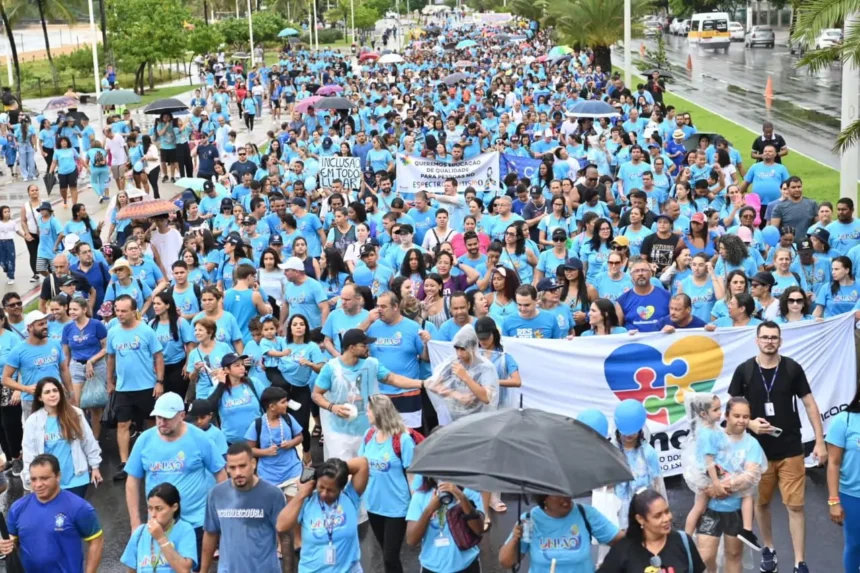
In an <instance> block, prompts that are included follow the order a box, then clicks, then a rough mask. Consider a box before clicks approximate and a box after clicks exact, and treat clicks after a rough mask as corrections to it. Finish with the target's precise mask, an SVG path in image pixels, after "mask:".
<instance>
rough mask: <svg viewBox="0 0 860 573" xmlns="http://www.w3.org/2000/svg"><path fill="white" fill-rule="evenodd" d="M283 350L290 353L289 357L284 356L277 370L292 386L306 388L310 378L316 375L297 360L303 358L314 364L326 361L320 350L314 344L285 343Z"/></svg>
mask: <svg viewBox="0 0 860 573" xmlns="http://www.w3.org/2000/svg"><path fill="white" fill-rule="evenodd" d="M284 348H285V349H287V350H289V351H290V355H289V356H284V357H283V358H281V361H280V363H279V365H278V368H279V369H280V370H281V372H282V373H283V374H284V377H285V378H287V380H289V381H290V384H291V385H293V386H307V385H308V383H310V381H311V379H312V377H314V376H315V375H316V372H314V371H313V369H311V368H310V367H308V366H302V365H301V364H299V360H300V359H302V358H304V359H305V360H307V361H309V362H313V363H314V364H320V363H322V362H325V361H326V358H325V356H323V352H322V350H320V347H319V346H317V344H316V343H314V342H307V343H301V344H300V343H296V342H292V343H287V344H286V345H285V346H284Z"/></svg>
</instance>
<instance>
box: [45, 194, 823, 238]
mask: <svg viewBox="0 0 860 573" xmlns="http://www.w3.org/2000/svg"><path fill="white" fill-rule="evenodd" d="M43 205H44V203H43ZM39 210H40V211H41V210H42V209H41V208H40V209H39ZM809 236H810V237H815V238H816V239H820V240H821V242H822V243H825V244H826V243H830V231H828V230H827V229H825V228H824V227H818V228H816V229H815V230H814V231H812V233H811V234H810V235H809Z"/></svg>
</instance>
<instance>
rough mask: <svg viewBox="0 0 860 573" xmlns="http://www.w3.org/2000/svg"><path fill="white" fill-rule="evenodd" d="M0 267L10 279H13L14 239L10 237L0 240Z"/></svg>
mask: <svg viewBox="0 0 860 573" xmlns="http://www.w3.org/2000/svg"><path fill="white" fill-rule="evenodd" d="M0 268H2V269H3V271H4V272H5V273H6V276H7V277H9V279H10V280H14V279H15V241H14V240H12V239H2V240H0Z"/></svg>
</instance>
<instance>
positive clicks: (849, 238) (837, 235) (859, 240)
mask: <svg viewBox="0 0 860 573" xmlns="http://www.w3.org/2000/svg"><path fill="white" fill-rule="evenodd" d="M826 229H827V231H828V232H829V233H830V248H831V249H833V250H834V251H836V252H837V253H839V254H840V255H846V254H848V251H850V250H851V247H855V246H857V245H858V244H860V220H858V219H852V221H851V222H850V223H842V222H841V221H833V222H832V223H830V224H829V225H827V227H826Z"/></svg>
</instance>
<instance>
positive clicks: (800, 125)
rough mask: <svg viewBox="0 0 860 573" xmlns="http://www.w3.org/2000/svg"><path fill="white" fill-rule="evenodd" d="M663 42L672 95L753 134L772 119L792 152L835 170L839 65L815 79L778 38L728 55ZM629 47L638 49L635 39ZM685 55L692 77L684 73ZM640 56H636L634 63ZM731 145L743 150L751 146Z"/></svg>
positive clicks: (675, 39)
mask: <svg viewBox="0 0 860 573" xmlns="http://www.w3.org/2000/svg"><path fill="white" fill-rule="evenodd" d="M663 40H664V46H665V50H666V55H667V57H668V58H669V61H670V62H671V66H672V72H673V75H674V81H672V82H671V84H670V85H669V86H668V87H669V89H670V90H671V91H673V92H675V93H677V94H678V95H680V96H682V97H684V98H686V99H689V100H690V101H692V102H694V103H696V104H698V105H700V106H702V107H705V108H708V109H710V110H713V111H718V112H719V113H720V114H721V115H723V116H724V117H726V118H727V119H730V120H732V121H734V122H737V123H740V124H741V125H744V126H746V127H748V128H750V129H752V130H753V131H758V130H759V129H760V128H761V123H762V121H764V120H770V121H772V122H773V123H774V125H775V126H776V131H777V132H778V133H781V134H782V135H783V136H784V137H785V138H786V140H787V141H788V145H789V147H790V148H793V149H796V150H797V151H800V152H801V153H803V154H805V155H808V156H810V157H812V158H814V159H816V160H818V161H820V162H822V163H825V164H827V165H830V166H831V167H834V168H835V169H839V158H838V156H836V155H834V154H833V153H832V151H831V148H832V146H833V142H834V141H835V140H836V135H837V134H838V133H839V117H840V115H841V103H840V101H841V89H842V80H841V78H842V66H841V64H840V63H839V62H834V64H833V65H832V66H831V67H830V68H829V69H826V70H823V71H821V72H819V73H817V74H811V73H809V72H808V70H807V69H805V68H803V69H798V68H797V62H798V58H797V57H796V56H792V55H791V54H790V53H789V50H788V48H787V47H786V46H785V45H784V44H783V45H780V41H779V38H778V40H777V45H776V47H775V48H773V49H770V48H764V47H756V48H752V49H751V48H744V45H743V42H734V43H733V44H732V46H731V47H730V49H729V53H728V54H724V53H722V52H721V51H720V52H713V51H699V50H698V49H696V48H693V49H692V50H691V49H690V47H689V46H688V44H687V39H686V37H679V36H672V35H669V34H664V36H663ZM644 43H645V47H646V48H647V49H648V50H654V49H655V48H656V41H655V40H653V39H649V40H646V41H645V42H644ZM633 48H634V50H638V49H639V40H636V41H635V42H634V46H633ZM688 56H690V57H691V59H692V72H688V71H687V57H688ZM638 57H639V56H638V53H636V54H635V56H634V60H636V59H638ZM614 59H617V60H618V61H619V62H623V54H621V53H620V52H616V53H615V54H614ZM768 77H770V78H772V80H773V91H774V98H773V100H772V101H771V103H770V105H768V104H767V102H766V100H765V98H764V91H765V87H766V84H767V79H768ZM634 87H635V86H634ZM695 119H696V118H695V116H694V117H693V120H694V121H695ZM732 143H733V144H734V145H735V146H738V148H739V149H741V150H746V149H748V148H749V145H750V144H751V143H752V141H749V142H732ZM744 157H745V159H747V155H746V154H745V155H744ZM858 159H860V152H858Z"/></svg>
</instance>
